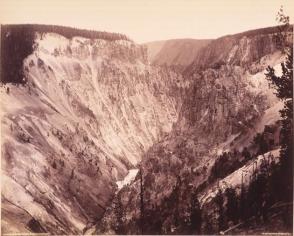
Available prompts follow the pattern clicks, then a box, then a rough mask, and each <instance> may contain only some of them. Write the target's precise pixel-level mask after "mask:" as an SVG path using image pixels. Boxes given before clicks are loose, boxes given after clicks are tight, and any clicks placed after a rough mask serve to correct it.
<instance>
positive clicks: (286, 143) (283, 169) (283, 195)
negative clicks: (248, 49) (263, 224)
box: [266, 10, 293, 228]
mask: <svg viewBox="0 0 294 236" xmlns="http://www.w3.org/2000/svg"><path fill="white" fill-rule="evenodd" d="M277 17H278V20H279V22H281V23H282V24H283V27H284V28H287V27H288V26H289V17H287V16H285V15H284V13H283V11H282V10H280V12H279V13H278V16H277ZM280 38H281V40H284V42H286V41H285V39H286V38H287V37H285V33H281V34H280ZM282 51H284V52H286V54H287V58H286V61H285V62H283V63H281V67H282V75H281V76H277V75H276V73H275V70H274V69H273V68H272V67H270V66H269V67H268V68H267V73H266V77H267V79H268V80H269V81H270V83H271V84H272V85H273V87H274V88H275V90H276V96H277V97H278V98H279V99H281V100H282V101H283V102H284V107H283V109H282V110H280V114H281V118H282V128H281V151H280V165H279V166H278V172H279V174H277V176H279V178H280V179H279V182H280V185H281V186H282V188H281V191H279V193H278V195H277V199H278V200H282V201H289V202H292V200H293V44H288V43H287V42H286V43H285V44H284V49H283V50H282ZM291 208H292V207H291ZM287 211H288V212H289V213H290V214H287V215H288V216H287V217H286V218H287V219H286V220H285V223H286V224H288V225H289V226H290V227H291V228H292V223H293V222H292V215H293V210H292V209H287Z"/></svg>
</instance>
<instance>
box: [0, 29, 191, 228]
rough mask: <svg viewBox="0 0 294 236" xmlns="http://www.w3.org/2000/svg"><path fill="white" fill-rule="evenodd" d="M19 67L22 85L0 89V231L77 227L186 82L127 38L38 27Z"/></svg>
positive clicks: (171, 110)
mask: <svg viewBox="0 0 294 236" xmlns="http://www.w3.org/2000/svg"><path fill="white" fill-rule="evenodd" d="M23 69H24V72H25V75H26V80H27V82H26V84H25V85H18V84H14V85H13V84H6V85H3V86H2V88H1V107H2V112H3V116H2V119H1V126H2V131H1V134H2V137H1V147H2V148H1V150H2V155H1V156H2V179H3V185H2V199H3V202H2V207H3V209H4V213H3V215H2V216H3V217H2V222H5V223H3V224H2V230H3V232H7V233H16V232H24V231H23V230H24V229H26V231H27V230H28V231H33V232H39V231H40V230H41V231H42V232H43V231H45V232H50V233H53V234H68V233H70V234H77V233H83V231H84V230H85V229H87V227H89V225H91V224H93V223H94V222H96V221H98V220H99V219H100V218H101V217H102V215H103V214H104V211H105V208H106V207H107V206H108V205H109V204H110V202H111V200H112V198H113V196H114V193H115V191H116V189H117V186H116V184H115V182H116V181H118V180H121V179H122V178H123V177H124V176H125V175H126V174H127V171H128V169H129V168H131V167H133V166H135V165H136V164H137V163H138V162H140V160H141V156H142V154H143V153H144V152H145V151H146V150H148V148H149V147H150V146H152V145H153V144H154V143H155V142H157V141H158V140H160V139H161V137H163V136H164V135H165V134H166V133H169V132H170V131H171V128H172V124H173V123H174V122H175V121H176V120H177V118H178V111H179V109H180V107H181V97H182V94H183V91H185V87H186V85H185V82H184V81H183V79H182V77H181V75H178V74H176V73H174V72H171V71H169V70H164V69H160V68H156V67H151V66H149V65H148V62H147V59H146V52H144V49H143V48H142V47H141V46H138V45H136V44H134V43H133V42H131V41H128V40H116V41H108V40H103V39H86V38H82V37H73V38H71V39H68V38H65V37H63V36H61V35H58V34H54V33H42V34H40V33H37V34H36V37H35V44H34V51H33V53H32V54H31V55H29V56H28V57H27V58H26V59H25V60H24V65H23ZM7 87H9V91H8V90H7V89H6V88H7ZM16 209H17V212H21V213H19V214H18V213H17V212H16V211H15V210H16ZM20 214H23V215H25V217H23V218H20V217H16V218H14V217H13V215H20Z"/></svg>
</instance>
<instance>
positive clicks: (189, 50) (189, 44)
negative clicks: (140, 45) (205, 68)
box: [144, 39, 211, 68]
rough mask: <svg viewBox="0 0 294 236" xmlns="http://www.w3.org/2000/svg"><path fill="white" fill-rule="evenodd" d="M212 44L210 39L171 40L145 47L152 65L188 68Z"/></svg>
mask: <svg viewBox="0 0 294 236" xmlns="http://www.w3.org/2000/svg"><path fill="white" fill-rule="evenodd" d="M210 42H211V40H209V39H200V40H198V39H171V40H166V41H155V42H150V43H145V44H144V46H146V48H147V52H148V58H149V60H150V62H151V63H152V64H154V65H166V66H173V67H177V68H186V67H187V66H188V65H190V64H191V63H192V62H193V61H194V60H195V57H196V56H197V54H198V52H199V51H201V49H202V48H204V47H205V46H207V45H208V44H209V43H210Z"/></svg>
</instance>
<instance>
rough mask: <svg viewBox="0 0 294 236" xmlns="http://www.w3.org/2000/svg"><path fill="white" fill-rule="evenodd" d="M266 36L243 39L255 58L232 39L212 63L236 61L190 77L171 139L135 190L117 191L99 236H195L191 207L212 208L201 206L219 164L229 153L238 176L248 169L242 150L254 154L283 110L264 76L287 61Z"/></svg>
mask: <svg viewBox="0 0 294 236" xmlns="http://www.w3.org/2000/svg"><path fill="white" fill-rule="evenodd" d="M262 32H263V31H261V32H259V33H261V35H260V34H259V33H258V31H255V34H253V35H251V34H250V37H251V38H250V39H249V38H246V40H247V43H246V45H251V46H250V48H251V47H253V48H254V47H255V46H252V45H260V47H261V49H260V51H257V54H255V52H256V51H253V55H251V49H252V48H251V49H250V48H247V49H246V50H245V51H243V49H244V48H243V46H244V44H243V43H244V40H245V39H244V37H247V36H244V35H243V34H241V37H239V35H237V36H236V37H235V38H234V36H230V37H231V38H233V41H234V43H232V44H230V42H228V43H224V45H225V46H226V48H222V51H221V53H220V55H218V54H217V52H218V51H217V50H216V51H215V50H214V49H213V48H212V49H210V48H209V47H208V49H209V51H208V52H207V53H208V56H207V58H210V54H214V55H215V54H217V57H216V59H215V60H216V61H219V58H221V57H224V58H227V56H228V55H229V54H230V53H231V52H232V50H233V51H235V52H236V53H235V54H234V55H233V54H231V55H232V57H230V58H231V59H232V61H230V60H225V62H224V64H220V65H218V66H217V67H214V66H212V65H213V64H214V58H215V57H212V58H213V59H212V62H210V59H207V60H208V61H207V63H208V65H206V64H205V68H206V69H202V70H199V67H198V69H197V68H196V69H195V70H194V69H193V70H191V71H190V72H191V73H190V75H189V77H188V78H189V83H190V86H189V90H188V91H187V92H186V96H185V99H184V102H183V105H182V108H181V111H180V113H179V119H178V121H177V122H176V123H175V124H174V125H173V129H172V131H171V133H170V134H169V135H168V136H166V137H164V138H163V139H162V140H161V141H160V142H159V143H156V144H154V145H153V146H152V147H151V148H150V149H149V150H148V151H147V152H146V153H145V154H144V158H143V161H142V163H141V166H140V171H139V173H140V174H141V175H142V177H141V178H140V174H139V175H138V176H137V179H136V180H135V181H134V182H133V184H131V185H130V186H126V187H125V188H123V189H122V190H121V191H120V193H119V194H120V198H119V199H118V200H117V201H116V204H114V205H113V208H112V209H111V208H110V209H109V210H108V211H107V213H106V215H105V217H104V218H103V220H102V221H101V222H99V223H98V224H97V226H96V232H97V233H105V232H110V233H111V232H118V233H120V232H123V233H126V234H139V233H142V230H143V231H144V233H146V234H158V233H163V234H174V233H175V234H191V233H192V234H193V233H195V231H193V230H195V229H193V228H192V223H191V214H192V206H193V199H195V198H197V196H198V197H202V198H201V199H202V200H201V202H200V203H199V204H201V205H202V206H203V205H205V204H207V205H205V206H209V204H208V203H207V202H206V201H205V200H203V199H205V196H208V195H209V193H210V190H211V188H212V187H213V186H216V185H217V180H216V179H213V178H211V175H212V174H211V173H212V167H213V165H214V163H215V160H216V159H217V157H218V156H219V155H220V154H222V153H223V152H225V151H226V152H232V153H234V154H233V155H235V158H236V159H238V163H237V165H236V167H234V168H235V169H234V170H237V169H238V168H241V169H242V166H243V165H244V164H246V163H247V161H248V160H247V159H246V158H247V157H246V155H247V154H246V152H245V151H244V150H245V149H244V148H245V147H248V148H251V145H252V144H251V141H252V140H253V137H254V135H255V134H256V133H257V132H262V131H263V129H264V127H265V125H269V124H273V123H275V122H276V121H277V120H279V112H278V111H279V109H281V108H282V104H281V102H279V101H278V100H277V98H276V97H275V95H274V94H273V92H274V90H273V89H272V88H271V87H270V86H269V83H268V81H267V80H266V79H265V75H264V73H265V71H264V69H265V68H266V66H268V65H271V66H275V68H276V70H277V71H279V70H281V68H280V66H279V63H280V62H281V61H282V60H283V58H284V56H283V55H282V54H281V53H280V52H279V50H278V49H277V48H276V47H275V44H274V43H273V41H272V40H271V39H272V36H269V37H264V36H263V35H262ZM243 36H244V37H243ZM248 37H249V36H248ZM222 40H223V39H220V41H222ZM246 40H245V41H246ZM217 41H218V40H215V41H214V42H212V43H211V44H213V45H214V43H215V42H217ZM265 42H266V43H265ZM234 48H235V49H234ZM219 50H221V46H220V48H219ZM237 52H238V53H237ZM246 52H247V54H246ZM203 53H204V51H203ZM205 55H206V54H205ZM205 58H206V57H204V58H203V61H204V62H205V61H206V59H205ZM275 148H276V147H275ZM275 154H277V151H275ZM259 158H260V157H259ZM242 163H243V164H242ZM245 169H246V168H245ZM241 172H242V171H240V172H238V174H237V175H238V179H241V177H240V174H241ZM142 180H143V181H142ZM231 182H232V183H231ZM231 182H230V181H228V183H227V184H229V185H230V184H232V186H233V184H235V182H234V181H231ZM238 184H240V183H238ZM141 185H143V188H142V187H141ZM234 186H235V185H234ZM142 199H143V200H142ZM194 205H195V204H194ZM118 206H119V207H118ZM118 208H119V209H120V211H117V209H118ZM204 208H205V207H204ZM114 209H116V210H114ZM142 209H143V210H142ZM205 210H206V212H205V215H206V217H212V215H211V214H208V212H209V211H212V212H213V208H212V207H207V209H206V208H205ZM118 212H119V213H120V214H118ZM121 212H122V213H121ZM121 215H123V216H124V217H123V218H122V217H120V219H122V220H120V221H119V222H120V224H121V225H120V226H118V225H117V224H114V223H117V222H118V221H117V219H118V216H121ZM214 216H215V214H214ZM204 221H205V220H204ZM207 222H208V221H207ZM207 222H206V223H207ZM198 230H199V229H198ZM199 232H200V231H198V233H199ZM202 232H203V231H202ZM213 232H214V233H217V229H213V230H212V231H210V232H208V233H210V234H211V233H213Z"/></svg>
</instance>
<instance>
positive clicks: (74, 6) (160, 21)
mask: <svg viewBox="0 0 294 236" xmlns="http://www.w3.org/2000/svg"><path fill="white" fill-rule="evenodd" d="M281 5H283V6H284V11H285V13H286V14H287V15H289V16H290V20H291V23H293V17H294V16H293V14H294V0H157V1H155V0H47V1H42V0H0V22H1V23H2V24H9V23H13V24H15V23H38V24H54V25H64V26H73V27H77V28H84V29H93V30H99V31H109V32H119V33H124V34H126V35H127V36H129V37H130V38H132V39H133V40H135V41H136V42H138V43H142V42H148V41H155V40H164V39H173V38H196V39H205V38H217V37H220V36H223V35H227V34H233V33H239V32H242V31H246V30H250V29H256V28H261V27H267V26H273V25H276V24H277V22H276V21H275V16H276V13H277V12H278V10H279V8H280V6H281Z"/></svg>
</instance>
